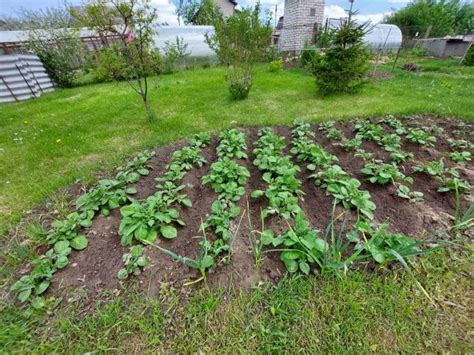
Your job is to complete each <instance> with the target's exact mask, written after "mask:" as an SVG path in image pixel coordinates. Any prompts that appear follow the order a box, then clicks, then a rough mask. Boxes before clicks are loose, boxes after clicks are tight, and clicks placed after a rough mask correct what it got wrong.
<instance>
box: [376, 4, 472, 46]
mask: <svg viewBox="0 0 474 355" xmlns="http://www.w3.org/2000/svg"><path fill="white" fill-rule="evenodd" d="M384 22H385V23H390V24H394V25H397V26H398V27H400V29H401V30H402V32H403V34H404V35H405V36H407V37H409V38H413V37H416V36H417V34H418V36H423V35H424V34H425V33H426V32H427V31H428V29H429V28H430V26H431V30H430V33H429V35H430V36H431V37H443V36H446V35H459V34H465V33H472V32H473V31H474V3H473V1H472V0H467V1H463V0H414V1H413V2H410V3H409V4H408V5H407V6H406V7H404V8H403V9H401V10H399V11H397V12H395V13H394V14H392V15H390V16H388V17H386V18H385V21H384Z"/></svg>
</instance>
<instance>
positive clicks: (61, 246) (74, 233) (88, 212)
mask: <svg viewBox="0 0 474 355" xmlns="http://www.w3.org/2000/svg"><path fill="white" fill-rule="evenodd" d="M153 155H154V152H148V151H146V152H144V153H141V154H139V155H138V156H137V157H136V158H134V159H133V160H132V161H131V162H130V163H127V164H126V165H124V166H123V167H121V168H119V169H118V173H117V175H116V177H115V179H106V180H100V181H99V182H98V184H97V186H96V187H94V188H92V189H91V190H90V191H89V192H86V193H85V194H83V195H81V196H80V197H79V198H78V200H77V202H76V209H77V211H75V212H72V213H70V214H69V215H68V216H67V217H66V218H65V219H64V220H57V221H54V222H53V223H52V224H51V227H52V228H51V230H49V231H48V234H47V236H46V240H47V241H48V243H49V244H54V245H53V247H52V248H50V249H49V250H48V251H47V252H46V253H45V254H44V255H42V256H39V257H37V258H35V259H34V260H33V262H32V264H33V269H32V271H31V272H30V273H29V274H28V275H24V276H22V277H21V278H20V280H18V281H17V282H16V283H14V284H13V285H12V287H11V291H13V292H17V293H18V299H19V300H20V301H21V302H25V301H27V300H31V301H32V304H33V305H41V304H44V300H43V299H42V297H41V294H42V293H44V292H45V291H46V290H47V288H48V287H49V284H50V282H51V278H52V276H53V274H54V273H55V272H56V271H57V270H59V269H62V268H64V267H65V266H67V265H68V264H69V255H70V253H71V251H72V250H73V249H74V250H83V249H85V248H86V247H87V245H88V240H87V237H86V236H85V235H84V234H81V233H80V229H81V228H89V227H91V226H92V219H93V218H94V216H95V214H96V213H97V212H98V211H99V210H101V211H102V213H104V214H107V212H105V211H106V210H108V209H110V208H115V207H116V206H117V205H119V204H120V203H125V202H127V201H128V195H129V194H131V193H134V190H132V189H130V188H128V187H126V185H128V184H130V183H134V182H136V181H137V180H138V177H139V173H138V172H137V171H138V170H141V175H147V173H145V171H144V170H142V169H148V167H147V161H148V160H149V159H151V157H152V156H153ZM128 189H130V190H128ZM127 190H128V192H127ZM31 296H33V297H31Z"/></svg>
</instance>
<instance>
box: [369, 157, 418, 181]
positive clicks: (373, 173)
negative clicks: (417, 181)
mask: <svg viewBox="0 0 474 355" xmlns="http://www.w3.org/2000/svg"><path fill="white" fill-rule="evenodd" d="M361 172H362V173H364V174H365V175H367V176H368V180H369V181H370V182H371V183H372V184H379V185H385V184H387V183H389V182H390V183H392V184H395V182H397V181H405V182H408V183H410V184H412V183H413V178H411V177H409V176H405V175H404V174H403V173H402V172H401V171H400V170H398V167H397V166H396V165H395V164H385V163H383V162H382V161H381V160H376V159H374V160H373V161H372V162H369V163H366V164H365V165H364V167H363V168H362V169H361Z"/></svg>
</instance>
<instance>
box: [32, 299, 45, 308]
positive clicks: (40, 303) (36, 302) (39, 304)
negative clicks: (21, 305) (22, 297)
mask: <svg viewBox="0 0 474 355" xmlns="http://www.w3.org/2000/svg"><path fill="white" fill-rule="evenodd" d="M44 305H45V302H44V298H43V297H39V296H38V297H35V298H33V299H32V300H31V306H32V307H33V308H34V309H41V308H43V307H44Z"/></svg>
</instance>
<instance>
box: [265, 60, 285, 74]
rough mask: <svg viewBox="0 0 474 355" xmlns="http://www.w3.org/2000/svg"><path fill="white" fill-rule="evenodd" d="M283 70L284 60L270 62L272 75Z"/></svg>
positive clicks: (269, 67) (269, 68)
mask: <svg viewBox="0 0 474 355" xmlns="http://www.w3.org/2000/svg"><path fill="white" fill-rule="evenodd" d="M282 69H283V59H281V58H278V59H275V60H274V61H272V62H270V64H269V66H268V70H270V71H271V72H272V73H273V72H277V71H280V70H282Z"/></svg>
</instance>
